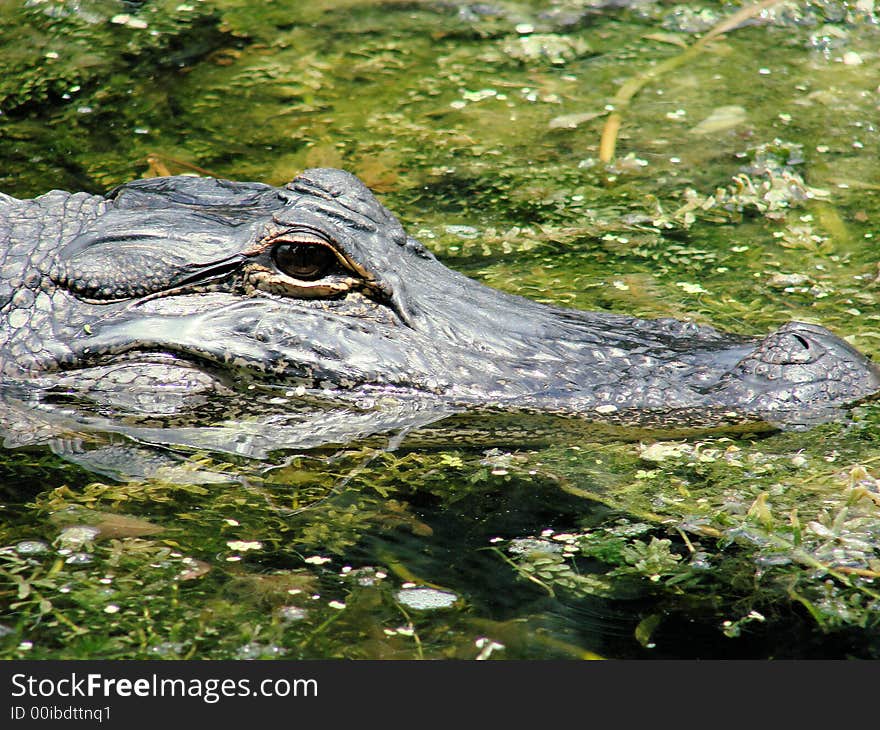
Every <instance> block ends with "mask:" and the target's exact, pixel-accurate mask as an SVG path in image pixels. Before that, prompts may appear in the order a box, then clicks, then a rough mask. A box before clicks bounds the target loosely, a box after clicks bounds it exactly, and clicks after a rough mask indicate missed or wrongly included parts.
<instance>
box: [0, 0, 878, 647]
mask: <svg viewBox="0 0 880 730" xmlns="http://www.w3.org/2000/svg"><path fill="white" fill-rule="evenodd" d="M869 5H870V4H868V3H861V4H859V3H854V2H850V3H844V2H827V3H786V4H783V5H778V6H776V7H775V9H772V10H769V11H765V12H764V13H763V15H761V16H759V17H758V18H757V20H754V19H753V20H752V21H750V23H749V24H747V25H746V26H744V27H741V28H738V29H736V30H734V31H732V32H730V33H729V34H728V35H727V36H725V37H723V38H720V39H717V40H715V41H714V42H712V43H710V44H707V46H706V47H705V49H704V50H703V52H701V53H699V54H695V55H693V56H691V57H690V58H688V59H687V60H686V61H685V62H683V63H681V64H679V65H678V66H676V67H674V68H670V69H669V70H667V71H665V72H663V73H657V75H656V77H655V78H653V79H652V80H650V81H648V83H646V84H645V85H644V87H643V88H641V90H640V91H639V93H638V94H636V95H635V96H634V97H633V98H632V100H631V102H630V104H629V105H628V106H626V107H625V108H624V109H623V110H622V126H621V129H620V134H619V138H618V140H617V154H616V157H615V160H614V161H613V163H612V164H611V165H605V164H603V163H601V162H599V161H598V158H599V141H600V136H601V133H602V129H603V125H604V124H605V121H606V116H607V112H608V110H607V107H608V105H610V104H612V103H613V97H614V95H615V94H616V93H617V92H618V89H619V88H620V87H621V85H622V84H623V83H624V82H626V81H627V80H628V79H633V78H636V77H637V76H638V75H639V74H643V73H645V72H647V71H648V70H649V69H652V68H653V69H662V68H663V67H662V66H661V64H663V63H664V62H667V61H668V60H669V59H672V58H674V57H676V56H678V55H679V54H681V53H683V51H684V49H683V46H684V45H688V44H692V43H694V42H695V41H696V40H697V38H698V37H699V33H703V32H705V31H707V30H708V29H709V28H711V27H712V26H713V25H715V24H716V23H717V22H718V21H719V20H720V19H722V18H723V17H725V16H728V15H730V14H732V13H734V12H736V10H738V9H739V7H740V6H739V5H736V4H730V5H727V4H719V3H702V4H692V5H686V6H685V5H676V4H673V3H654V2H648V3H645V4H642V5H639V6H638V7H637V8H635V9H620V8H615V9H607V10H602V9H599V8H591V7H590V4H589V3H585V2H581V1H578V0H558V1H556V2H550V1H547V2H538V1H537V0H536V1H535V2H518V3H517V2H497V3H483V4H477V3H471V4H468V3H462V2H455V1H451V2H440V1H438V2H416V1H411V2H403V1H401V0H386V1H385V2H379V1H378V0H372V1H371V0H335V1H334V0H316V1H314V2H309V3H301V2H295V1H294V0H276V1H275V2H260V3H256V2H247V0H213V1H211V0H209V1H206V2H196V1H195V0H193V1H191V2H178V1H177V0H172V1H170V2H165V1H157V2H119V1H117V0H81V1H80V2H73V1H71V0H68V1H60V0H43V1H42V2H40V1H38V0H29V1H28V2H9V3H4V4H3V5H2V6H0V46H2V55H0V71H2V73H0V111H2V114H0V163H2V164H0V190H2V191H3V192H5V193H8V194H11V195H14V196H16V197H21V198H24V197H30V196H33V195H38V194H40V193H42V192H45V191H47V190H49V189H52V188H62V189H68V190H87V191H90V192H103V191H105V190H107V189H109V188H112V187H113V186H114V185H117V184H120V183H123V182H125V181H127V180H130V179H133V178H137V177H141V176H148V175H155V174H167V173H181V172H199V171H201V172H210V173H211V174H214V175H217V176H222V177H228V178H232V179H240V180H257V181H261V182H267V183H271V184H283V183H284V182H286V181H288V180H290V179H291V178H293V177H294V176H295V175H296V174H297V173H298V172H299V171H300V170H302V169H304V168H306V167H310V166H319V165H320V166H338V167H344V168H346V169H349V170H351V171H353V172H355V173H356V174H358V175H359V176H360V177H362V178H363V179H364V180H365V181H366V182H367V183H368V184H369V185H370V186H371V187H373V189H374V190H376V191H377V193H379V194H380V196H381V198H382V200H383V202H384V203H385V204H386V205H387V206H388V207H389V208H391V209H392V210H393V211H394V212H395V213H396V214H397V215H399V216H400V217H401V219H402V221H403V222H404V223H405V225H406V226H407V228H408V230H409V231H410V232H411V233H413V234H415V235H416V236H417V237H419V238H420V239H421V240H422V241H423V242H424V243H426V244H427V245H428V246H429V247H430V248H431V249H432V250H433V251H434V252H436V253H437V254H438V255H439V256H440V257H441V258H442V259H443V260H444V261H445V262H446V263H447V264H448V265H449V266H451V267H453V268H456V269H459V270H462V271H464V272H466V273H468V274H469V275H471V276H473V277H475V278H478V279H481V280H482V281H484V282H486V283H488V284H490V285H492V286H495V287H497V288H501V289H505V290H508V291H512V292H515V293H518V294H522V295H525V296H529V297H532V298H535V299H538V300H540V301H545V302H552V303H556V304H563V305H566V306H575V307H580V308H587V309H605V310H610V311H617V312H626V313H631V314H635V315H639V316H674V317H679V318H691V319H694V320H696V321H699V322H702V323H708V324H712V325H714V326H716V327H719V328H721V329H728V330H735V331H739V332H743V333H749V334H758V333H765V332H768V331H770V330H772V329H774V328H775V327H776V326H778V325H779V324H780V323H782V322H784V321H787V320H789V319H798V320H802V321H807V322H817V323H820V324H822V325H825V326H827V327H830V328H832V329H834V330H835V331H836V332H837V333H839V334H841V335H842V336H845V337H846V338H847V339H848V340H849V341H851V342H852V343H853V344H854V345H855V346H857V347H858V348H859V349H861V350H863V351H865V352H867V353H871V354H873V355H875V356H877V355H880V310H878V307H877V297H878V256H877V252H876V244H875V241H876V240H877V238H878V237H880V225H878V221H880V204H878V191H880V173H878V170H880V165H878V157H880V154H878V153H880V136H878V131H877V119H878V108H880V88H878V86H877V83H878V79H880V53H878V50H877V49H878V48H880V30H878V25H877V18H876V17H875V16H873V15H872V13H871V11H870V9H869ZM695 33H696V34H695ZM618 106H619V105H618ZM72 436H75V434H74V435H72ZM55 450H56V451H64V450H65V449H64V448H62V447H59V446H58V445H57V444H56V449H55ZM204 472H211V473H212V474H216V473H222V474H224V475H226V476H225V480H224V481H222V482H219V483H202V482H200V478H199V476H198V474H199V473H204ZM878 474H880V408H878V407H877V406H873V405H867V406H863V407H860V408H858V409H856V410H855V411H854V412H853V413H852V414H850V416H849V417H848V418H841V421H840V422H838V423H834V424H830V425H823V426H819V427H816V428H813V429H811V430H809V431H805V432H788V433H782V432H776V433H771V434H767V435H763V436H761V437H757V436H756V437H748V438H744V437H737V436H735V435H729V434H728V435H724V434H714V435H710V434H706V435H705V436H702V437H700V436H697V437H691V438H688V439H682V438H678V439H674V438H663V439H661V438H658V437H657V436H656V435H651V434H644V433H643V434H627V433H616V434H607V433H600V432H598V431H596V430H590V429H589V428H587V427H586V426H584V425H582V424H578V423H577V422H575V421H554V420H553V419H529V418H526V417H523V416H517V417H516V418H515V419H514V418H513V417H510V418H505V417H504V416H497V417H493V418H489V417H480V418H477V417H465V416H461V417H457V418H454V419H449V420H447V421H444V422H442V423H440V424H434V425H433V426H432V427H431V431H430V433H428V432H419V431H416V432H414V433H411V434H409V435H408V436H407V437H406V438H404V440H403V442H402V443H401V444H400V445H399V446H396V448H394V449H393V450H392V449H390V448H389V438H388V437H375V438H373V439H371V440H369V441H364V442H356V443H348V444H340V445H338V446H337V447H334V448H327V449H322V450H315V451H312V452H297V453H279V454H276V455H274V456H273V458H272V459H271V460H266V461H261V462H257V461H255V460H250V461H248V460H240V461H235V462H234V463H233V462H229V461H224V460H223V459H222V458H221V457H220V456H219V455H217V454H210V453H203V454H195V455H192V457H191V459H190V461H189V471H187V470H183V471H180V470H178V471H175V472H174V473H169V474H165V475H164V478H154V479H150V480H146V481H144V480H141V481H136V482H131V481H124V480H123V481H114V480H111V479H109V478H108V477H105V476H101V475H100V474H97V473H94V472H90V471H89V470H88V469H86V468H84V467H78V466H76V465H75V464H73V463H72V462H71V461H70V460H68V459H62V458H60V457H58V456H55V455H54V454H53V453H52V451H50V450H49V449H48V448H37V447H33V448H28V449H8V450H4V451H2V452H0V498H2V500H3V502H2V505H0V509H2V512H0V545H2V546H4V547H2V549H0V655H2V656H3V657H7V658H13V657H34V658H84V657H96V658H116V657H119V658H123V657H125V658H163V657H167V658H176V657H186V658H245V657H265V658H273V657H285V658H300V657H310V658H314V657H353V658H421V657H425V658H437V657H461V658H475V657H478V656H481V657H483V658H487V657H491V658H493V659H499V658H500V659H505V658H507V659H515V658H593V657H598V656H603V657H612V658H616V657H624V658H653V657H664V658H670V657H672V658H677V657H682V658H684V657H704V658H709V657H715V658H740V657H753V658H770V657H774V658H781V657H786V658H802V657H811V658H818V657H827V658H843V657H877V656H878V654H880V618H878V617H880V583H878V580H877V579H878V578H880V487H878V481H877V476H878ZM83 525H91V526H92V527H93V528H94V529H92V530H91V531H89V530H86V531H83V530H81V529H80V530H77V529H76V528H77V527H78V526H83ZM427 589H432V590H433V591H439V593H436V592H435V593H431V592H427ZM419 600H421V601H422V603H421V604H419V603H418V601H419Z"/></svg>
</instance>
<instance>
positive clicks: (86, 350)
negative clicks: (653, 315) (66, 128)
mask: <svg viewBox="0 0 880 730" xmlns="http://www.w3.org/2000/svg"><path fill="white" fill-rule="evenodd" d="M78 196H79V197H77V196H70V195H68V194H67V193H60V192H53V193H50V194H47V195H45V196H42V197H41V198H37V199H35V200H33V201H12V200H11V199H9V198H7V199H5V201H4V202H5V205H6V208H5V210H6V211H8V212H7V213H6V218H5V226H6V235H7V236H8V237H9V238H10V240H11V241H12V250H13V251H15V250H16V249H15V246H16V245H17V246H18V249H17V250H19V251H21V250H22V246H23V245H24V244H22V243H21V242H22V241H23V240H26V237H27V236H26V234H27V230H28V225H33V224H34V222H35V221H37V222H40V221H45V220H52V219H53V216H54V218H56V219H63V221H62V222H61V223H57V224H52V225H47V224H45V223H40V230H39V237H40V241H41V242H40V243H39V244H35V243H33V242H31V246H32V252H31V253H30V254H29V253H27V251H25V253H19V254H18V257H17V258H15V256H14V255H13V256H11V257H7V261H6V263H5V264H4V265H3V268H2V269H0V272H2V273H3V278H4V280H5V282H6V284H7V290H6V295H5V298H4V296H3V290H2V289H0V306H2V307H3V311H4V315H3V317H4V319H3V325H2V327H3V332H2V339H0V369H2V373H3V374H4V377H5V379H6V380H7V381H8V382H10V381H13V382H21V381H24V380H31V381H33V382H40V383H42V384H44V385H45V384H46V383H49V384H51V387H54V388H56V389H57V388H58V387H59V384H61V386H62V387H63V388H67V389H68V391H71V390H72V391H83V392H89V393H91V394H92V397H93V398H94V399H95V400H97V401H103V402H106V403H113V404H116V405H117V406H118V405H120V404H122V405H123V406H124V407H127V408H130V409H132V410H135V411H137V410H139V409H140V410H145V411H149V410H151V409H152V410H153V411H155V410H157V409H158V410H161V409H162V407H167V408H168V410H169V411H173V410H174V409H175V407H176V405H175V404H176V403H177V400H175V399H176V398H178V397H179V398H191V397H193V394H194V393H202V394H204V392H205V391H206V390H210V389H212V388H214V389H217V388H225V389H231V390H237V391H242V390H246V389H247V388H248V387H251V388H254V387H257V388H262V387H263V386H265V387H269V388H271V387H273V386H279V385H280V386H283V387H284V388H285V392H286V393H287V394H288V395H289V394H290V393H291V392H292V393H294V394H297V395H299V396H302V397H309V396H316V397H318V396H320V397H331V398H332V399H334V400H335V401H337V402H343V403H347V404H354V403H363V402H365V401H368V402H374V401H375V399H377V398H378V399H382V398H395V399H413V398H415V399H417V400H420V401H421V402H436V403H443V404H445V405H446V406H448V407H450V408H468V407H473V406H489V407H494V408H504V409H536V410H541V411H552V412H559V413H566V414H575V415H578V416H581V417H584V418H587V419H590V420H596V421H605V422H612V423H620V424H627V425H636V426H648V427H662V426H666V425H673V426H695V427H701V426H717V425H724V424H735V423H741V422H756V423H757V422H762V423H766V422H769V423H775V424H780V423H781V424H792V423H811V422H815V421H817V420H824V419H827V418H828V417H830V416H831V415H833V414H834V413H836V412H837V409H839V408H840V407H841V406H844V405H847V404H850V403H852V402H854V401H857V400H859V399H863V398H865V397H867V396H870V395H872V394H874V393H875V392H877V391H878V389H880V371H878V369H877V368H876V367H875V366H874V365H872V364H871V363H870V361H869V360H868V359H867V358H865V357H864V356H863V355H862V354H860V353H859V352H857V351H856V350H854V349H853V348H852V347H851V346H850V345H848V344H847V343H845V342H844V341H843V340H841V339H839V338H837V337H835V336H834V335H832V334H831V333H830V332H828V331H827V330H825V329H823V328H821V327H818V326H815V325H808V324H800V323H796V322H791V323H788V324H786V325H784V326H783V327H781V328H780V329H779V330H777V331H776V332H774V333H772V334H770V335H768V336H767V337H765V338H763V339H754V338H748V337H742V336H738V335H732V334H726V333H721V332H718V331H716V330H714V329H712V328H710V327H704V326H697V325H694V324H690V323H686V322H680V321H676V320H670V319H661V320H640V319H634V318H631V317H624V316H619V315H613V314H608V313H599V312H582V311H575V310H567V309H561V308H555V307H549V306H545V305H542V304H538V303H536V302H533V301H530V300H527V299H524V298H521V297H517V296H512V295H508V294H504V293H501V292H499V291H496V290H494V289H491V288H488V287H486V286H483V285H481V284H479V283H477V282H475V281H473V280H471V279H469V278H467V277H465V276H463V275H461V274H458V273H456V272H454V271H451V270H449V269H447V268H446V267H445V266H443V265H442V264H441V263H440V262H439V261H438V260H437V259H436V258H435V257H434V256H433V255H432V254H431V253H429V252H428V251H427V250H426V249H425V248H424V246H422V245H421V244H420V243H419V242H418V241H416V240H415V239H414V238H412V237H410V236H408V235H407V234H406V232H405V231H404V229H403V228H402V226H401V225H400V223H399V222H398V221H397V219H396V218H395V217H394V216H393V215H392V214H391V213H390V212H389V211H388V210H387V209H385V208H384V207H383V206H382V205H381V204H380V203H379V202H378V201H377V200H376V198H375V197H374V196H373V194H372V193H371V192H370V191H369V190H368V188H367V187H366V186H364V185H363V184H362V183H361V182H360V181H359V180H358V179H357V178H355V177H354V176H352V175H350V174H348V173H346V172H343V171H340V170H330V169H314V170H307V171H306V172H305V173H303V174H302V175H301V176H299V177H298V178H296V179H295V180H294V181H293V182H291V183H290V184H289V185H287V186H286V187H284V188H274V187H270V186H267V185H262V184H256V183H236V182H230V181H223V180H214V179H204V178H193V177H168V178H155V179H150V180H140V181H136V182H133V183H130V184H127V185H124V186H122V187H120V188H117V189H116V190H114V191H113V192H111V193H110V194H109V195H108V196H107V197H106V198H95V197H94V196H83V195H82V194H78ZM0 212H3V211H0ZM29 222H30V223H29ZM9 231H11V233H10V232H9ZM0 232H2V230H0ZM53 236H56V237H57V240H51V239H52V237H53ZM16 242H18V243H16ZM10 261H12V263H10ZM21 261H24V262H25V263H24V264H20V263H18V262H21ZM0 263H3V262H2V261H0ZM10 282H11V286H10V285H9V284H10ZM291 389H293V390H291ZM175 393H176V395H175ZM157 403H158V404H160V405H158V406H157ZM169 403H170V404H171V405H168V404H169ZM161 404H166V405H165V406H162V405H161Z"/></svg>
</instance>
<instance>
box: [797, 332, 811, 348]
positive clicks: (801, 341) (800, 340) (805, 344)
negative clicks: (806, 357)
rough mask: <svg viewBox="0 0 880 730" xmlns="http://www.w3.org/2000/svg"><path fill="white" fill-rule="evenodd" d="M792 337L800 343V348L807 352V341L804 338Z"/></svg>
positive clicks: (808, 346)
mask: <svg viewBox="0 0 880 730" xmlns="http://www.w3.org/2000/svg"><path fill="white" fill-rule="evenodd" d="M793 337H794V338H795V339H796V340H797V341H798V342H800V343H801V346H802V347H803V348H804V349H805V350H809V349H810V343H809V342H808V341H807V339H806V338H804V337H801V336H800V335H793Z"/></svg>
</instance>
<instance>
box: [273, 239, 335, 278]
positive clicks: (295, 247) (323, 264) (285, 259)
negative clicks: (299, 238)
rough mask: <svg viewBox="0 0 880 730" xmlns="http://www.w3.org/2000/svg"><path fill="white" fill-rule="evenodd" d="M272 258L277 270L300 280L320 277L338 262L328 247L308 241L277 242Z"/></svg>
mask: <svg viewBox="0 0 880 730" xmlns="http://www.w3.org/2000/svg"><path fill="white" fill-rule="evenodd" d="M272 258H273V259H274V261H275V266H277V267H278V270H279V271H281V272H282V273H284V274H287V275H288V276H290V277H292V278H294V279H300V280H301V281H315V280H316V279H321V278H323V277H324V276H326V275H327V274H329V273H330V272H331V271H332V270H333V269H334V268H336V267H337V266H338V264H339V260H338V259H337V258H336V254H334V253H333V252H332V251H331V250H330V249H329V248H327V247H326V246H322V245H320V244H310V243H279V244H277V245H276V246H275V247H274V248H273V249H272Z"/></svg>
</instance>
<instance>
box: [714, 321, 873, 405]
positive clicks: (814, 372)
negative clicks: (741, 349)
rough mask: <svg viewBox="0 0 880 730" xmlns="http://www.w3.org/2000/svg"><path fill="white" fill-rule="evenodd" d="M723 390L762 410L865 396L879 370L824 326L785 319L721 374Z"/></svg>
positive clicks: (871, 393)
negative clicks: (726, 372)
mask: <svg viewBox="0 0 880 730" xmlns="http://www.w3.org/2000/svg"><path fill="white" fill-rule="evenodd" d="M724 380H725V382H724V387H725V390H726V391H728V392H730V391H732V390H733V391H738V392H737V395H738V398H739V399H741V400H742V401H743V402H745V403H748V404H750V405H751V406H753V407H754V408H755V409H756V410H758V411H761V412H769V413H773V412H782V411H791V410H801V409H804V408H810V407H812V406H815V405H817V404H835V403H839V402H840V401H841V400H843V399H849V400H851V401H853V400H858V399H860V398H866V397H868V396H870V395H873V394H875V393H877V392H878V391H880V368H878V367H877V365H875V364H874V363H872V362H871V360H869V359H868V358H867V357H866V356H865V355H863V354H862V353H860V352H859V351H858V350H856V349H855V348H854V347H852V346H851V345H850V344H849V343H847V342H846V341H844V340H842V339H841V338H840V337H837V336H836V335H834V334H832V333H831V332H830V331H828V330H827V329H825V328H824V327H820V326H818V325H813V324H806V323H804V322H789V323H788V324H785V325H783V326H782V327H780V328H779V329H778V330H776V331H775V332H773V333H772V334H770V335H768V336H767V337H765V338H764V339H763V340H761V341H760V342H759V343H758V345H757V347H756V348H755V349H754V350H753V351H752V352H751V353H750V354H749V355H747V356H746V357H745V358H743V359H742V360H740V362H738V363H737V365H736V366H735V367H734V368H733V370H732V371H731V372H730V373H728V375H727V376H726V377H725V378H724Z"/></svg>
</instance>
